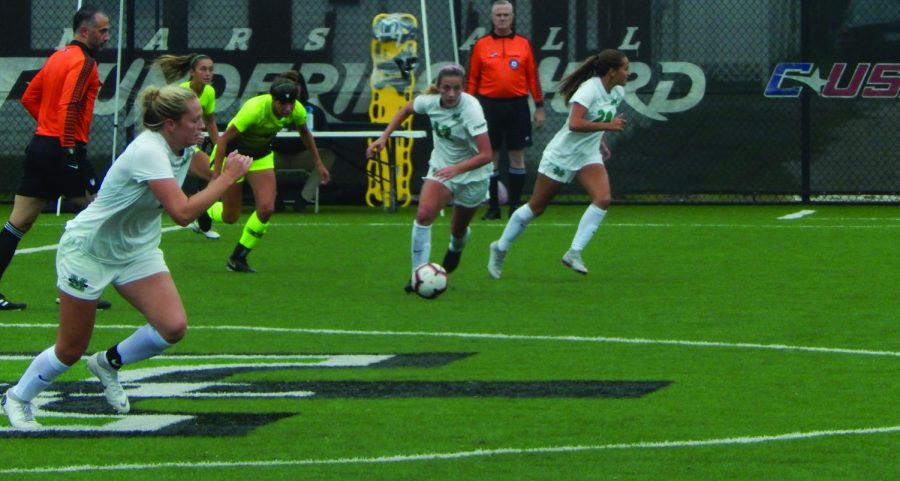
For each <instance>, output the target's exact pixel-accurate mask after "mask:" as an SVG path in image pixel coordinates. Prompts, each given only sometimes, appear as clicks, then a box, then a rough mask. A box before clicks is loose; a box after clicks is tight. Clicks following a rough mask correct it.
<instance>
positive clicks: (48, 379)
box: [9, 346, 71, 402]
mask: <svg viewBox="0 0 900 481" xmlns="http://www.w3.org/2000/svg"><path fill="white" fill-rule="evenodd" d="M69 367H71V366H66V365H65V364H63V362H62V361H60V360H59V358H57V357H56V346H50V347H49V348H47V349H46V350H44V352H42V353H40V354H38V355H37V357H35V358H34V360H33V361H31V365H30V366H28V369H26V370H25V374H22V378H21V379H19V382H18V383H16V385H15V386H13V387H12V389H10V390H9V391H10V393H11V394H12V395H13V397H14V398H16V399H18V400H19V401H22V402H31V400H32V399H34V398H35V397H37V395H38V394H40V393H41V391H43V390H44V389H47V387H48V386H50V384H51V383H53V380H54V379H56V378H57V377H59V375H60V374H62V373H64V372H66V371H68V370H69Z"/></svg>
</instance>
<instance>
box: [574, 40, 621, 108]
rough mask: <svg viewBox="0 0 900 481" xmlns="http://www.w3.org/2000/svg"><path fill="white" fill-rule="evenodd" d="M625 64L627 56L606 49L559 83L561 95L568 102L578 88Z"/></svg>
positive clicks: (587, 60)
mask: <svg viewBox="0 0 900 481" xmlns="http://www.w3.org/2000/svg"><path fill="white" fill-rule="evenodd" d="M624 64H625V54H624V53H622V52H620V51H618V50H614V49H611V48H610V49H606V50H603V51H602V52H600V53H598V54H596V55H591V56H590V57H588V58H587V59H586V60H585V61H584V62H583V63H582V64H581V65H580V66H579V67H578V68H577V69H576V70H575V71H574V72H572V73H570V74H569V75H568V76H566V78H564V79H562V80H560V81H559V93H561V94H562V95H563V97H565V99H566V102H568V101H569V100H570V99H571V98H572V96H573V95H575V91H576V90H578V87H579V86H580V85H581V84H583V83H584V82H585V81H586V80H588V79H590V78H591V77H593V76H595V75H596V76H598V77H602V76H604V75H606V72H609V71H610V69H615V68H619V67H621V66H622V65H624Z"/></svg>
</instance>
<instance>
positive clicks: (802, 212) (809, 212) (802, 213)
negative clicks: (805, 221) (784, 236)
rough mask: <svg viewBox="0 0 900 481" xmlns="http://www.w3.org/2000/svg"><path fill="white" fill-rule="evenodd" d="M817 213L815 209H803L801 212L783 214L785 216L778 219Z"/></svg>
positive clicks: (797, 217)
mask: <svg viewBox="0 0 900 481" xmlns="http://www.w3.org/2000/svg"><path fill="white" fill-rule="evenodd" d="M815 213H816V211H814V210H801V211H799V212H794V213H793V214H788V215H783V216H781V217H779V218H778V220H794V219H800V218H802V217H806V216H808V215H813V214H815Z"/></svg>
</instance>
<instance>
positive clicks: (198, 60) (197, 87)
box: [153, 53, 221, 240]
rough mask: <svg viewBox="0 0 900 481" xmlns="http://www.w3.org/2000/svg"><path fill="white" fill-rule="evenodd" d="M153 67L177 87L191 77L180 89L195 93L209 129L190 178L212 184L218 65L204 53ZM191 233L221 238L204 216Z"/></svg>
mask: <svg viewBox="0 0 900 481" xmlns="http://www.w3.org/2000/svg"><path fill="white" fill-rule="evenodd" d="M153 63H155V64H156V65H158V66H159V68H160V70H162V73H163V75H164V76H165V78H166V82H168V83H174V82H177V81H179V80H181V79H183V78H184V76H185V75H186V74H188V73H190V78H188V80H186V81H184V82H181V83H179V84H178V85H180V86H181V87H184V88H186V89H189V90H191V91H193V92H194V93H195V94H196V95H197V98H198V99H199V100H200V109H201V110H203V124H204V125H205V126H206V134H207V137H206V139H205V140H204V142H203V147H201V148H199V149H197V151H196V153H195V154H194V156H193V157H192V158H191V170H190V172H191V174H193V175H194V176H195V177H198V178H200V179H202V180H203V181H206V182H209V181H210V180H211V179H212V172H210V170H209V155H207V154H206V152H208V150H206V147H207V146H208V145H210V146H211V145H215V144H216V141H217V140H218V139H219V127H218V126H217V125H216V89H214V88H213V86H212V81H213V73H214V72H215V65H214V64H213V60H212V59H211V58H210V57H209V55H204V54H202V53H190V54H187V55H161V56H160V57H159V58H157V59H156V60H155V61H154V62H153ZM190 227H191V230H193V231H194V232H196V233H198V234H203V236H204V237H206V238H207V239H210V240H217V239H219V238H220V237H221V236H220V235H219V233H218V232H216V231H215V230H213V228H212V219H210V217H209V215H207V214H206V213H204V214H203V215H201V216H200V217H199V218H197V220H196V221H194V222H192V223H191V226H190Z"/></svg>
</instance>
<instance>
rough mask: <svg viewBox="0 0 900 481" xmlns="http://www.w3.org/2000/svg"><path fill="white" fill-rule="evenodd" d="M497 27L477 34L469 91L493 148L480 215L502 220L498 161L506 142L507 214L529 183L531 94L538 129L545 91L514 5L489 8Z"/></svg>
mask: <svg viewBox="0 0 900 481" xmlns="http://www.w3.org/2000/svg"><path fill="white" fill-rule="evenodd" d="M491 23H493V26H494V29H493V31H492V32H491V33H490V34H488V35H485V36H483V37H481V38H479V39H478V41H477V42H475V45H474V46H473V47H472V58H471V59H470V61H469V81H468V85H467V87H466V92H468V93H469V94H472V95H475V96H476V97H478V100H479V101H481V106H482V108H483V109H484V116H485V118H486V119H487V123H488V135H490V137H491V148H492V149H493V151H494V154H493V155H494V157H493V161H494V173H493V174H492V175H491V183H490V189H489V192H490V204H489V207H488V211H487V213H486V214H485V215H484V217H482V219H499V218H500V204H499V200H498V199H499V196H498V195H497V192H498V182H499V178H500V173H499V171H498V169H499V165H498V160H499V158H500V150H501V149H503V147H504V145H505V146H506V149H507V153H508V154H509V213H510V215H512V213H513V211H515V210H516V208H517V207H518V206H519V198H520V196H521V195H522V187H523V185H524V184H525V148H526V147H530V146H531V127H532V120H531V111H530V109H529V107H528V93H529V92H531V97H532V98H533V99H534V105H535V110H534V128H540V126H541V125H542V124H543V123H544V115H545V114H544V102H543V101H544V94H543V92H542V91H541V85H540V79H539V78H538V75H537V67H536V65H535V59H534V53H533V52H532V49H531V42H529V41H528V39H527V38H525V37H523V36H522V35H519V34H517V33H515V31H514V30H513V27H512V25H513V6H512V4H511V3H509V2H508V1H507V0H497V1H495V2H494V4H493V6H492V7H491Z"/></svg>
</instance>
